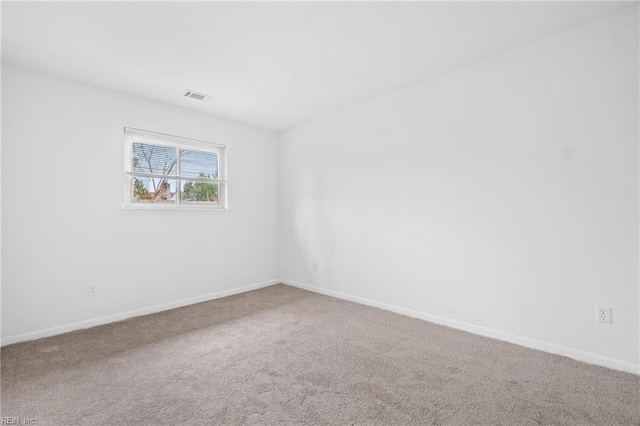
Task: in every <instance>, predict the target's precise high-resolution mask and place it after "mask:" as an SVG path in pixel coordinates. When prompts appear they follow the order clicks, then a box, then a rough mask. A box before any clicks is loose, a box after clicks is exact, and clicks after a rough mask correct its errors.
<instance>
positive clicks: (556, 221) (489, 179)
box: [280, 7, 639, 371]
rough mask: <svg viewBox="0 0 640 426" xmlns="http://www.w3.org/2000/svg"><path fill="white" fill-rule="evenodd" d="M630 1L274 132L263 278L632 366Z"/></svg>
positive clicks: (634, 60)
mask: <svg viewBox="0 0 640 426" xmlns="http://www.w3.org/2000/svg"><path fill="white" fill-rule="evenodd" d="M637 13H638V8H637V7H635V8H632V9H629V10H626V11H624V12H622V13H618V14H616V15H613V16H611V17H608V18H605V19H602V20H598V21H595V22H593V23H590V24H587V25H585V26H582V27H579V28H576V29H573V30H570V31H568V32H564V33H562V34H559V35H556V36H554V37H551V38H548V39H545V40H541V41H539V42H536V43H533V44H530V45H528V46H524V47H522V48H519V49H517V50H514V51H511V52H509V53H506V54H502V55H500V56H496V57H493V58H489V59H486V60H484V61H482V62H480V63H477V64H475V65H472V66H469V67H466V68H463V69H459V70H457V71H454V72H451V73H448V74H445V75H441V76H439V77H437V78H434V79H432V80H429V81H425V82H422V83H420V84H417V85H414V86H411V87H407V88H405V89H403V90H399V91H396V92H393V93H390V94H388V95H386V96H383V97H380V98H377V99H374V100H371V101H369V102H366V103H363V104H359V105H357V106H353V107H350V108H347V109H344V110H341V111H339V112H336V113H334V114H332V115H330V116H327V117H324V118H320V119H317V120H315V121H312V122H309V123H307V124H303V125H300V126H297V127H295V128H293V129H290V130H288V131H286V132H284V134H283V135H282V138H281V143H280V188H281V194H280V197H281V204H280V207H281V218H280V223H281V226H282V231H281V233H282V235H281V253H280V264H281V277H282V278H283V279H285V280H287V281H289V282H294V283H299V284H304V285H310V286H315V287H316V288H320V289H321V290H322V291H325V292H328V293H330V294H338V293H342V294H343V295H347V296H346V297H351V298H365V299H368V300H369V302H372V301H373V302H376V303H377V302H380V303H378V304H379V305H380V304H381V303H382V304H388V305H393V306H395V307H399V308H402V309H405V310H406V309H408V310H414V311H417V312H419V313H424V314H427V317H431V318H439V317H440V319H442V320H443V322H445V323H449V324H453V325H459V326H462V327H463V328H465V326H464V324H463V323H466V324H467V325H472V326H473V327H471V326H470V327H466V328H467V329H471V330H475V331H478V332H484V333H485V334H489V335H494V336H498V337H503V338H507V339H510V340H513V341H518V342H520V343H525V344H526V343H527V342H528V343H530V344H531V346H534V347H539V348H544V349H548V350H554V351H559V352H561V353H566V354H571V355H573V356H577V357H579V358H580V357H581V358H582V359H585V360H589V361H593V362H598V363H603V364H607V365H609V366H614V367H617V368H622V369H627V370H630V369H631V370H633V369H635V370H636V371H637V365H638V361H639V360H638V335H639V331H638V323H639V318H638V300H639V297H638V278H639V277H638V112H639V111H638V19H637ZM314 262H317V263H318V272H316V273H314V272H313V270H312V263H314ZM596 304H602V305H607V306H612V307H613V317H614V324H613V325H603V324H598V323H596V322H595V306H596ZM383 306H384V305H383ZM407 312H409V311H407ZM461 322H462V323H461ZM474 327H475V328H474ZM509 336H510V337H509ZM531 339H533V340H531Z"/></svg>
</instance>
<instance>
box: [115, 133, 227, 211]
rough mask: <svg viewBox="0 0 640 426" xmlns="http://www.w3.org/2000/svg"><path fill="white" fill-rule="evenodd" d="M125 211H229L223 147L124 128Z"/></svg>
mask: <svg viewBox="0 0 640 426" xmlns="http://www.w3.org/2000/svg"><path fill="white" fill-rule="evenodd" d="M124 139H125V181H126V191H125V194H126V200H125V207H129V208H140V207H143V208H158V209H191V208H195V209H225V208H226V195H227V187H226V185H227V181H226V170H225V165H226V161H225V151H226V147H225V146H224V145H218V144H213V143H208V142H203V141H197V140H193V139H186V138H180V137H176V136H169V135H163V134H159V133H152V132H147V131H144V130H136V129H130V128H125V129H124Z"/></svg>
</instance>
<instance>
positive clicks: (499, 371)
mask: <svg viewBox="0 0 640 426" xmlns="http://www.w3.org/2000/svg"><path fill="white" fill-rule="evenodd" d="M1 380H2V416H20V417H21V418H24V417H26V418H31V419H34V420H35V422H36V425H48V424H56V425H76V424H77V425H92V424H101V425H116V424H131V425H134V424H135V425H191V424H194V425H195V424H198V425H205V424H229V425H235V424H262V425H276V424H291V425H304V424H314V425H315V424H317V425H323V424H338V425H347V424H359V425H427V424H443V425H444V424H450V425H471V424H485V425H521V424H554V425H555V424H572V425H585V424H601V425H613V424H626V425H638V424H640V408H639V406H640V395H639V385H640V383H639V376H635V375H632V374H626V373H621V372H617V371H613V370H608V369H605V368H601V367H596V366H592V365H588V364H584V363H580V362H577V361H573V360H571V359H569V358H565V357H561V356H556V355H551V354H547V353H543V352H538V351H534V350H530V349H526V348H523V347H520V346H516V345H512V344H509V343H504V342H500V341H496V340H492V339H488V338H484V337H479V336H476V335H473V334H469V333H465V332H461V331H457V330H453V329H450V328H446V327H442V326H438V325H434V324H431V323H428V322H425V321H421V320H416V319H412V318H407V317H403V316H400V315H396V314H393V313H390V312H386V311H382V310H378V309H374V308H369V307H365V306H361V305H357V304H353V303H349V302H345V301H342V300H337V299H334V298H330V297H325V296H320V295H317V294H313V293H309V292H306V291H303V290H299V289H295V288H292V287H288V286H284V285H277V286H273V287H269V288H265V289H262V290H257V291H253V292H249V293H245V294H241V295H237V296H232V297H228V298H225V299H219V300H215V301H211V302H206V303H201V304H198V305H192V306H189V307H186V308H180V309H175V310H172V311H167V312H162V313H159V314H154V315H149V316H145V317H139V318H134V319H131V320H128V321H123V322H119V323H114V324H109V325H105V326H100V327H95V328H91V329H87V330H81V331H77V332H73V333H69V334H65V335H60V336H55V337H50V338H46V339H41V340H37V341H32V342H26V343H21V344H16V345H11V346H7V347H5V348H3V349H2V379H1Z"/></svg>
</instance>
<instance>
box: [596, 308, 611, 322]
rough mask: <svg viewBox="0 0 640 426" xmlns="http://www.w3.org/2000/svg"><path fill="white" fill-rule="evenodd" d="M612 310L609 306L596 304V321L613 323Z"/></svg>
mask: <svg viewBox="0 0 640 426" xmlns="http://www.w3.org/2000/svg"><path fill="white" fill-rule="evenodd" d="M611 314H612V311H611V308H610V307H609V306H596V321H597V322H601V323H604V324H613V318H612V316H611Z"/></svg>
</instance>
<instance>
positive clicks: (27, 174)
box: [2, 64, 278, 341]
mask: <svg viewBox="0 0 640 426" xmlns="http://www.w3.org/2000/svg"><path fill="white" fill-rule="evenodd" d="M2 71H3V72H2V88H3V93H2V114H3V116H2V123H3V127H2V150H3V156H2V197H3V199H2V207H3V211H2V229H3V234H2V246H3V247H2V293H3V294H2V337H3V341H11V340H12V338H13V337H15V336H16V335H21V334H23V333H29V332H33V331H38V330H43V329H48V328H51V327H60V326H66V325H69V324H72V323H75V322H78V321H87V320H94V319H96V318H100V317H104V316H110V315H117V314H120V313H123V312H127V311H131V310H137V309H142V308H147V307H150V306H154V305H158V304H163V303H170V302H176V301H179V300H182V299H186V298H192V297H197V296H202V295H206V294H210V293H215V292H224V291H227V290H231V289H234V288H237V287H241V286H247V285H253V284H258V283H263V282H265V281H270V280H274V279H276V278H278V271H277V252H276V249H275V248H276V247H277V244H278V235H277V232H278V229H277V226H278V217H277V145H276V144H277V141H276V135H275V134H274V133H271V132H268V131H264V130H260V129H256V128H252V127H249V126H245V125H242V124H238V123H234V122H230V121H226V120H222V119H217V118H215V117H212V116H209V115H205V114H200V113H196V112H193V111H189V110H185V109H180V108H176V107H172V106H168V105H164V104H160V103H156V102H152V101H149V100H145V99H142V98H137V97H133V96H129V95H125V94H122V93H119V92H114V91H110V90H106V89H101V88H97V87H93V86H88V85H84V84H81V83H78V82H74V81H72V80H66V79H62V78H58V77H54V76H51V75H48V74H42V73H39V72H35V71H32V70H28V69H25V68H20V67H16V66H12V65H9V64H3V69H2ZM177 95H178V96H180V93H178V94H177ZM125 126H129V127H135V128H140V129H145V130H151V131H156V132H161V133H168V134H172V135H179V136H184V137H189V138H195V139H202V140H207V141H212V142H219V143H224V144H226V145H227V146H228V148H227V157H228V179H229V184H228V185H229V186H228V189H229V206H230V211H229V212H193V211H191V212H157V211H123V210H122V209H121V205H122V204H123V199H124V196H123V193H122V191H123V184H122V182H123V180H122V179H123V167H124V166H123V164H124V160H123V158H124V157H123V155H124V154H123V145H124V142H123V127H125ZM88 284H95V285H97V288H98V296H96V297H92V298H89V297H87V293H86V286H87V285H88ZM90 323H91V321H89V324H90ZM72 328H73V327H72ZM63 329H64V327H63ZM58 331H60V330H58ZM36 334H37V333H36Z"/></svg>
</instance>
